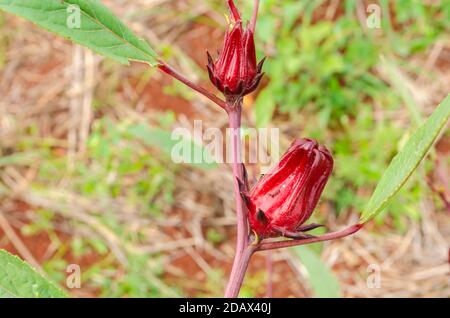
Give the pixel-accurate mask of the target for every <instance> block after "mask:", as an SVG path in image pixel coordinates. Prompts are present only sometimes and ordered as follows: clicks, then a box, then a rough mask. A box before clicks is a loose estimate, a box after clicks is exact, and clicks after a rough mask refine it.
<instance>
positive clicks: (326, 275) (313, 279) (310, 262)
mask: <svg viewBox="0 0 450 318" xmlns="http://www.w3.org/2000/svg"><path fill="white" fill-rule="evenodd" d="M293 251H294V253H295V255H296V256H297V257H298V258H299V259H300V261H301V263H302V264H303V266H305V268H306V271H307V272H308V276H309V277H308V278H309V282H310V283H311V287H312V289H313V292H314V297H317V298H339V297H341V288H340V286H339V281H338V280H337V278H336V276H335V275H334V274H333V272H332V271H331V270H330V269H329V268H328V267H327V266H326V265H325V264H324V263H323V261H322V260H321V259H320V257H319V255H317V254H316V253H315V252H314V251H312V250H311V249H310V248H309V247H307V246H297V247H295V248H293Z"/></svg>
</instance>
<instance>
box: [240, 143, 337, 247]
mask: <svg viewBox="0 0 450 318" xmlns="http://www.w3.org/2000/svg"><path fill="white" fill-rule="evenodd" d="M332 170H333V157H332V156H331V154H330V152H329V151H328V150H327V149H326V148H325V147H323V146H320V145H319V144H318V143H317V142H316V141H314V140H311V139H299V140H296V141H294V142H293V143H292V145H291V147H290V148H289V150H288V151H287V152H286V153H285V154H284V155H283V157H282V158H281V160H280V162H279V163H278V164H277V165H276V166H275V167H274V168H273V169H272V170H271V171H270V172H269V173H268V174H266V175H264V176H263V177H262V178H261V179H260V180H259V181H258V183H257V184H256V185H255V186H254V187H253V189H252V190H251V191H250V193H249V194H245V193H243V198H244V202H245V203H246V205H247V208H248V210H249V221H250V225H251V228H252V230H253V231H254V232H255V233H256V234H257V235H258V236H259V238H261V239H263V238H268V237H279V236H285V237H290V238H294V239H301V238H308V237H311V235H308V234H305V233H304V232H306V231H309V230H312V229H314V228H316V227H319V226H320V225H317V224H309V225H303V224H304V223H305V222H306V221H307V220H308V219H309V218H310V216H311V214H312V212H313V211H314V208H315V207H316V205H317V203H318V201H319V198H320V196H321V194H322V191H323V189H324V187H325V184H326V183H327V181H328V178H329V177H330V174H331V172H332Z"/></svg>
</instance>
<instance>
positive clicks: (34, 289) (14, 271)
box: [0, 250, 67, 298]
mask: <svg viewBox="0 0 450 318" xmlns="http://www.w3.org/2000/svg"><path fill="white" fill-rule="evenodd" d="M64 297H67V296H66V295H65V294H64V292H63V291H62V290H60V289H59V288H57V287H55V285H53V283H51V282H50V281H48V280H47V279H45V278H44V277H42V276H41V275H40V274H38V273H37V272H36V271H35V270H34V269H33V268H31V266H30V265H28V264H27V263H25V262H23V261H22V260H21V259H20V258H18V257H17V256H13V255H11V254H9V253H8V252H6V251H4V250H0V298H64Z"/></svg>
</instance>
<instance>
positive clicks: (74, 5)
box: [0, 0, 158, 66]
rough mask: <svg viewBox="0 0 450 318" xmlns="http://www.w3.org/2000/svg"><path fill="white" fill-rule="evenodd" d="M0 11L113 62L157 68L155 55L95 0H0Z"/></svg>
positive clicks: (143, 42)
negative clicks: (23, 19)
mask: <svg viewBox="0 0 450 318" xmlns="http://www.w3.org/2000/svg"><path fill="white" fill-rule="evenodd" d="M0 10H5V11H7V12H9V13H13V14H16V15H18V16H21V17H23V18H25V19H27V20H30V21H32V22H34V23H36V24H37V25H39V26H41V27H42V28H44V29H46V30H48V31H51V32H54V33H56V34H59V35H61V36H63V37H65V38H67V39H69V40H71V41H73V42H76V43H78V44H81V45H83V46H86V47H88V48H90V49H92V50H93V51H95V52H97V53H99V54H102V55H104V56H107V57H109V58H111V59H114V60H116V61H117V62H119V63H122V64H129V62H130V61H139V62H144V63H148V64H149V65H151V66H155V65H157V64H158V63H157V61H156V53H155V52H154V51H153V50H152V49H151V48H150V46H149V45H148V43H147V42H145V41H144V40H142V39H139V38H138V37H137V36H136V35H135V34H134V33H133V32H132V31H131V30H130V29H128V28H127V27H126V26H125V25H124V24H123V23H122V22H120V20H119V19H118V18H117V17H115V16H114V15H113V14H112V12H111V11H110V10H109V9H108V8H106V7H105V6H104V5H102V4H101V3H100V2H99V1H97V0H45V1H43V0H0Z"/></svg>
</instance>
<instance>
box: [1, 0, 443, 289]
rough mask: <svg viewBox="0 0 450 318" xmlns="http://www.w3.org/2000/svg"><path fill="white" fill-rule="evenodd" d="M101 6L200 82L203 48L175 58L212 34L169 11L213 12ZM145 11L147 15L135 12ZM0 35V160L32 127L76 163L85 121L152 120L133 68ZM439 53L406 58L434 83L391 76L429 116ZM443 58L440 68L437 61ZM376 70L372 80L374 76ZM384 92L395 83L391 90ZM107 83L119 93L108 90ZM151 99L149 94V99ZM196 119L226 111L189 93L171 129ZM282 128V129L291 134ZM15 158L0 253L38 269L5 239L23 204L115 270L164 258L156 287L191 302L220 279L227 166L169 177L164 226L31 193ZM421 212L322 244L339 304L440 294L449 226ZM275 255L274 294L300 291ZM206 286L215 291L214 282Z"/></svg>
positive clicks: (338, 221)
mask: <svg viewBox="0 0 450 318" xmlns="http://www.w3.org/2000/svg"><path fill="white" fill-rule="evenodd" d="M105 3H106V4H108V5H110V6H111V7H112V8H113V9H115V10H116V12H118V13H119V14H120V16H122V17H124V18H125V19H126V20H127V22H128V23H129V25H131V27H132V28H133V29H134V30H135V31H136V32H137V33H138V34H143V35H145V37H146V38H148V39H149V40H150V41H151V42H152V43H154V46H155V47H160V46H163V45H166V44H168V43H170V45H171V46H172V51H173V52H174V53H173V57H172V61H173V63H174V64H176V65H177V66H178V67H179V68H180V69H182V70H183V71H185V72H186V73H187V74H191V77H192V78H194V79H203V80H204V79H205V78H204V77H202V76H203V75H201V76H200V75H199V74H201V73H199V72H198V70H199V67H201V66H199V65H197V64H196V63H195V61H196V60H197V59H199V58H200V57H199V56H201V55H203V53H204V52H205V50H206V48H200V49H198V48H195V49H198V50H200V51H201V52H200V53H198V52H196V51H195V50H192V51H187V53H188V56H186V55H185V53H186V45H187V44H189V43H190V42H192V43H194V45H202V44H204V43H203V40H202V38H204V37H205V36H212V37H213V39H219V38H220V30H219V31H214V32H211V30H210V28H197V27H195V28H191V26H192V25H187V24H185V23H183V22H185V21H186V19H184V20H183V19H179V20H176V19H174V14H173V11H171V10H169V9H170V8H176V10H175V11H174V12H178V13H180V12H190V14H189V19H194V18H195V17H199V16H202V15H204V14H208V15H210V16H211V17H212V18H215V19H217V21H222V18H221V17H220V16H219V15H218V14H216V13H211V10H210V7H209V6H207V5H206V4H195V5H194V4H193V3H192V1H173V0H154V1H144V0H139V1H128V2H127V4H125V3H124V2H123V1H105ZM333 3H334V2H333ZM142 8H145V10H143V9H142ZM163 8H164V10H163ZM150 10H154V11H155V12H158V14H157V15H150V16H147V15H146V14H144V13H145V12H147V11H150ZM159 10H160V11H159ZM0 32H1V33H0V38H3V39H6V42H7V46H6V51H5V54H6V63H5V65H4V66H3V67H2V69H1V70H0V96H1V98H0V151H2V153H3V154H9V153H14V151H15V148H16V145H17V143H18V142H20V141H21V138H22V137H23V135H24V132H26V131H27V130H28V129H30V127H34V126H36V127H37V130H38V132H39V134H38V135H39V138H41V141H42V142H46V143H50V144H51V145H52V146H53V147H54V148H58V149H61V155H63V156H66V157H67V160H68V161H69V162H71V161H72V162H75V161H76V160H83V158H84V156H85V153H86V141H87V138H88V136H89V133H90V129H91V124H92V121H93V120H94V119H95V118H96V116H100V115H104V113H105V112H106V113H108V114H109V115H112V116H113V117H115V118H120V119H122V120H123V119H124V118H127V117H129V118H133V119H134V120H137V119H140V118H142V119H140V120H146V118H151V114H149V111H150V113H151V110H152V106H151V105H149V101H148V100H142V99H141V96H142V95H139V92H136V91H134V89H133V86H132V84H131V83H130V81H129V80H128V76H129V75H133V74H134V75H135V74H140V73H141V72H142V66H140V65H132V66H131V68H130V69H124V68H123V67H121V66H118V65H113V66H110V65H108V66H106V67H105V65H104V61H103V59H102V58H100V57H98V56H97V55H94V54H92V53H91V52H89V51H87V50H85V49H82V48H79V47H77V46H74V45H72V44H70V43H68V42H66V41H64V40H61V39H59V38H57V37H55V36H53V35H50V34H48V33H46V32H44V31H41V30H39V29H37V28H36V27H34V26H32V25H31V24H30V23H27V22H24V21H23V20H21V19H17V18H14V17H10V16H8V17H7V18H6V24H5V26H4V27H3V29H2V30H0ZM163 39H164V40H163ZM448 52H450V40H449V41H447V42H439V43H436V44H435V46H434V47H433V49H432V50H431V51H430V52H429V53H428V55H427V56H420V57H416V58H415V60H414V61H413V62H414V63H415V64H416V65H417V66H418V67H421V68H423V69H424V70H426V71H427V72H433V74H435V76H437V78H438V80H431V79H430V78H429V77H427V76H420V77H419V78H412V77H409V76H408V74H407V73H406V72H404V71H402V70H395V71H396V72H400V73H401V74H402V78H403V84H404V85H405V86H406V89H408V90H409V91H410V92H411V93H412V94H413V95H412V96H413V99H414V101H415V102H416V103H417V104H418V105H419V107H420V108H421V109H423V110H425V111H426V112H431V110H432V108H433V107H434V106H435V105H436V102H437V101H439V100H440V99H441V97H442V96H443V95H445V94H446V93H447V92H448V83H450V77H449V74H450V72H449V70H450V67H449V65H450V63H448V64H447V65H446V66H445V67H442V66H441V65H438V64H437V61H438V60H439V57H440V56H442V55H443V54H447V55H448V54H449V53H448ZM446 59H447V61H448V60H450V58H449V57H448V56H447V57H446ZM108 68H112V69H113V71H112V73H114V76H117V79H118V81H119V82H120V83H121V85H117V83H114V82H112V81H110V80H108V78H107V77H108V76H109V75H110V74H111V73H108ZM380 73H383V70H382V69H381V70H380ZM386 76H387V77H389V76H388V75H386ZM387 80H388V81H389V78H387ZM151 81H155V82H161V81H164V78H163V77H162V76H161V75H159V74H154V75H153V77H152V78H151ZM144 84H147V83H144ZM155 85H158V84H155ZM392 85H393V86H395V84H394V83H393V84H392ZM118 86H119V87H120V89H121V90H120V91H117V90H114V89H116V88H117V87H118ZM144 86H145V85H144ZM108 95H113V97H114V101H115V102H117V104H114V105H113V107H110V109H107V110H105V108H102V110H101V111H95V110H94V109H93V107H92V102H93V100H94V98H97V100H98V99H100V98H106V99H105V100H104V101H103V100H102V102H104V103H105V104H107V105H108V104H109V103H110V102H109V101H108V100H110V99H108V97H109V96H108ZM154 98H160V95H158V96H154ZM178 101H179V99H173V100H170V101H169V103H172V104H170V105H168V107H167V109H173V108H175V107H177V106H176V103H177V102H178ZM378 115H380V116H381V115H382V114H378ZM390 115H392V116H393V117H395V119H396V120H399V121H402V120H403V121H404V124H405V125H406V124H407V122H406V120H407V119H406V118H407V116H405V115H404V114H403V113H401V112H400V113H398V114H390ZM198 116H201V118H202V119H203V121H204V122H203V125H204V127H205V128H208V127H220V128H225V127H226V117H225V115H224V114H222V113H220V112H218V111H217V110H216V109H215V108H214V107H213V106H212V105H210V104H209V103H208V102H207V101H205V100H204V99H202V98H198V97H195V98H194V99H192V100H191V101H190V109H189V110H186V112H183V113H180V114H179V115H178V116H177V125H179V126H185V127H189V126H190V125H192V122H193V119H194V118H198ZM245 120H246V121H247V122H249V123H250V124H251V122H252V118H251V117H250V116H248V115H247V116H246V119H245ZM287 125H288V124H287V123H286V126H285V129H284V131H285V132H289V131H290V129H289V126H287ZM283 138H284V140H283V143H287V141H288V140H289V139H290V136H289V135H288V133H286V134H285V135H284V136H283ZM24 160H25V164H23V165H20V166H17V165H5V166H2V165H0V228H1V229H2V232H3V235H4V236H3V237H1V236H0V246H2V245H7V244H8V243H7V242H8V241H11V242H12V244H13V246H14V247H15V250H16V252H18V253H19V254H20V255H21V256H22V257H23V258H25V259H26V260H27V261H28V262H30V263H31V264H34V265H35V266H36V267H38V268H39V267H40V266H39V261H38V260H36V258H35V256H34V255H36V254H37V251H36V250H32V249H30V247H28V246H27V244H25V243H24V241H23V238H22V237H21V236H20V235H17V233H16V232H18V231H17V230H18V229H20V228H21V227H22V226H23V225H24V224H26V223H28V222H30V221H33V220H34V219H35V216H34V213H35V212H34V207H37V206H38V207H44V208H47V209H52V210H54V211H57V212H58V213H59V214H60V215H61V216H62V217H63V218H62V219H60V223H59V224H55V226H58V227H59V230H60V231H61V232H63V233H65V234H67V235H68V236H72V235H78V234H79V233H80V232H81V233H83V235H87V236H92V237H100V238H102V239H103V240H104V241H105V242H107V245H108V247H109V249H110V250H111V252H112V253H113V255H114V256H115V258H116V260H117V262H118V263H119V264H121V266H123V267H126V266H127V257H126V253H128V252H130V251H131V252H133V253H137V254H141V253H143V254H149V253H150V254H157V253H163V254H164V264H165V268H166V272H167V274H168V276H169V278H167V280H166V282H167V281H168V282H169V284H170V282H172V281H175V282H176V283H177V284H182V285H183V288H184V289H185V290H188V292H189V293H191V294H196V291H199V290H202V288H204V286H200V285H199V284H198V283H196V281H197V280H198V279H199V280H200V281H202V282H204V281H206V280H207V278H208V275H209V273H210V272H211V271H212V270H214V269H216V268H218V267H222V268H223V269H224V270H225V271H227V270H228V269H229V267H230V261H231V258H232V256H233V249H234V243H233V240H232V239H227V240H225V241H224V242H222V243H220V244H217V245H213V244H212V243H210V242H209V241H208V240H207V239H206V238H205V229H206V228H211V227H212V228H214V229H216V230H217V231H219V232H220V233H222V234H223V235H224V236H225V237H227V238H231V237H233V236H234V224H235V218H234V210H233V196H232V193H233V192H232V188H231V187H232V182H231V181H232V179H231V175H230V173H229V168H228V167H227V166H221V167H220V168H219V169H217V170H215V171H214V173H207V172H205V171H200V170H196V169H190V168H187V167H184V168H183V169H182V171H181V172H180V173H179V174H178V175H177V180H176V198H175V204H174V206H173V208H172V209H171V211H170V212H168V213H167V216H166V217H165V218H163V219H161V218H158V219H152V218H145V217H142V215H140V214H139V213H137V212H136V211H134V210H133V209H132V208H131V209H130V207H129V206H128V205H127V204H126V203H125V202H121V201H120V200H111V201H109V202H99V201H97V200H91V199H86V198H82V197H80V196H79V195H78V194H77V193H71V192H68V191H66V190H65V184H67V183H70V180H64V179H63V180H59V182H58V184H59V185H60V187H59V188H58V189H48V191H35V189H34V188H33V186H32V185H33V182H34V181H35V179H36V178H37V175H36V174H37V171H38V170H39V167H40V164H41V162H39V161H35V160H33V158H31V159H26V158H25V159H24ZM447 171H448V170H447ZM2 191H5V193H3V192H2ZM17 202H21V204H25V205H26V206H25V208H23V207H22V208H18V204H17ZM99 204H101V205H102V206H105V207H108V208H109V209H112V210H113V211H115V213H117V214H119V215H120V216H121V220H122V222H123V224H124V226H125V227H126V228H127V231H129V232H132V231H139V232H140V233H145V236H146V237H145V238H143V239H142V240H141V243H140V244H128V243H126V242H123V241H121V239H120V238H118V237H117V235H116V234H115V233H114V232H113V231H112V230H110V229H109V228H108V227H107V226H105V225H103V224H101V223H100V222H99V221H98V220H97V219H96V215H95V214H94V213H95V212H94V210H95V209H93V208H94V207H95V208H96V209H97V208H98V205H99ZM421 205H422V206H421V209H422V211H423V216H424V217H423V218H422V219H421V220H420V221H418V222H417V223H413V222H411V224H409V226H408V231H407V233H403V234H398V233H396V232H395V231H393V230H391V229H389V228H388V227H387V226H384V227H373V228H370V229H366V230H364V231H362V232H361V233H359V234H357V235H356V236H355V237H353V238H347V239H344V240H340V241H336V242H331V243H326V244H325V248H324V250H323V254H322V256H323V260H324V261H325V262H326V263H327V264H328V265H329V266H331V267H332V268H333V269H334V272H335V274H336V275H337V276H338V278H339V280H340V282H341V283H342V288H343V293H344V295H345V296H347V297H450V287H449V286H450V284H449V283H450V271H449V265H448V253H449V242H450V219H449V217H448V214H447V215H446V214H444V213H442V211H439V209H438V208H437V207H436V204H435V201H433V200H431V199H430V198H423V199H422V200H421ZM329 214H330V216H329V218H328V227H329V228H330V229H337V228H339V227H341V226H344V225H346V224H349V223H351V222H354V221H356V220H357V215H351V216H345V217H340V218H334V217H333V216H332V215H331V213H329ZM67 220H76V222H77V223H78V224H83V226H81V227H80V228H74V227H72V226H70V224H71V223H68V222H67ZM14 229H15V230H14ZM53 248H54V247H52V246H49V247H48V248H47V249H46V251H45V254H46V255H51V254H52V252H54V249H53ZM274 259H275V268H276V269H275V273H274V280H275V283H274V286H275V290H274V296H296V297H300V296H305V295H307V294H308V293H309V287H308V282H307V280H306V278H305V274H304V273H305V271H304V270H303V268H302V265H301V263H300V262H299V260H298V259H297V258H295V257H294V256H293V255H292V254H291V253H290V252H289V251H287V250H284V251H279V252H277V253H276V255H275V256H274ZM180 260H181V261H180ZM180 262H181V263H180ZM256 263H257V264H258V265H256V266H253V267H252V273H253V274H254V273H257V272H259V271H263V270H264V262H261V261H256ZM370 264H375V265H377V266H379V268H380V269H381V288H379V289H377V288H373V289H371V288H368V287H367V278H368V275H369V274H370V273H368V272H367V268H368V266H369V265H370ZM277 268H278V269H277ZM281 268H283V270H280V269H281ZM41 270H42V269H41ZM191 274H192V275H191ZM287 277H289V278H291V277H293V278H294V280H293V281H292V280H289V282H288V283H286V280H287ZM155 280H156V281H158V283H159V284H160V288H161V289H165V288H167V286H166V282H163V281H160V279H159V278H156V277H155ZM221 283H222V284H223V283H224V282H223V281H222V282H221ZM283 285H286V286H283ZM282 287H283V288H282ZM217 289H218V290H221V289H222V286H219V287H217ZM216 292H217V291H216ZM168 293H169V294H170V291H168ZM79 295H81V296H84V294H79ZM218 295H220V292H219V293H218Z"/></svg>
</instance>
